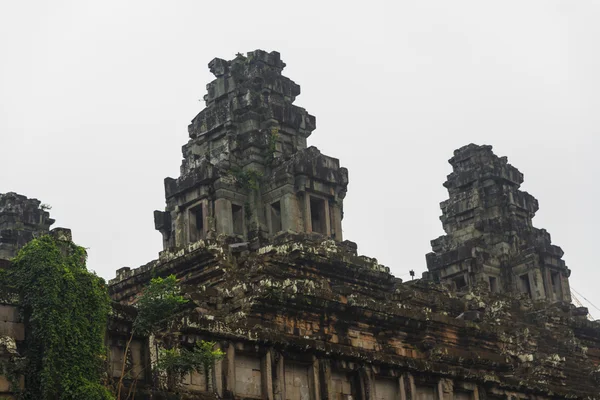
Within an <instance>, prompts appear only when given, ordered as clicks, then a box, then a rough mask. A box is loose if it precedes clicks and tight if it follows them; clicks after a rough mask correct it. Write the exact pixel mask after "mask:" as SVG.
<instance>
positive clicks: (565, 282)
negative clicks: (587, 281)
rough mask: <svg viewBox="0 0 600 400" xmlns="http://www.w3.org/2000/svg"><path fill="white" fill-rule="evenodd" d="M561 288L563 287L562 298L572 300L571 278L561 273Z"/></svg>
mask: <svg viewBox="0 0 600 400" xmlns="http://www.w3.org/2000/svg"><path fill="white" fill-rule="evenodd" d="M559 276H560V278H559V279H560V289H561V292H562V293H561V300H562V301H566V302H569V303H570V302H571V287H570V286H569V278H568V277H567V276H565V275H564V274H562V273H561V274H560V275H559Z"/></svg>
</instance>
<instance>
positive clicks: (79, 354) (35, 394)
mask: <svg viewBox="0 0 600 400" xmlns="http://www.w3.org/2000/svg"><path fill="white" fill-rule="evenodd" d="M86 259H87V253H86V251H85V249H84V248H82V247H79V246H77V245H75V244H74V243H73V242H71V241H68V240H59V239H56V238H53V237H51V236H44V237H41V238H39V239H35V240H33V241H31V242H30V243H29V244H27V245H26V246H25V247H24V248H23V249H21V251H20V252H19V254H18V255H17V257H16V258H15V259H14V260H13V265H12V266H11V268H10V269H9V270H8V271H6V273H4V274H3V275H2V277H1V279H2V281H3V282H2V286H3V288H4V289H5V290H9V291H10V292H12V293H13V294H15V295H16V297H17V299H18V307H19V309H20V311H21V315H22V317H23V321H24V324H25V343H24V346H23V349H24V350H23V354H22V355H23V357H24V362H23V364H24V365H23V367H22V368H19V369H20V371H19V372H18V374H22V375H23V376H24V378H25V379H24V380H25V389H24V390H23V392H22V393H20V394H19V398H20V399H23V400H33V399H35V400H57V399H58V400H80V399H87V400H108V399H113V398H114V397H113V396H112V394H111V393H110V392H109V391H108V389H106V387H104V386H103V385H102V384H101V381H102V378H103V376H102V365H103V364H104V362H105V357H106V348H105V346H104V335H105V332H106V323H107V318H108V311H109V307H110V306H109V304H110V300H109V297H108V293H107V288H106V284H105V282H104V280H103V279H102V278H100V277H98V276H97V275H95V274H94V273H92V272H89V271H88V270H87V268H86ZM13 374H14V375H16V374H17V372H13Z"/></svg>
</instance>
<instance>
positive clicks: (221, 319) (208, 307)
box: [110, 235, 600, 400]
mask: <svg viewBox="0 0 600 400" xmlns="http://www.w3.org/2000/svg"><path fill="white" fill-rule="evenodd" d="M150 271H153V273H158V274H168V273H175V274H176V275H177V276H178V277H179V278H180V279H181V285H182V288H183V290H184V292H185V293H186V294H187V296H188V298H189V299H190V300H191V301H192V304H191V305H190V310H189V311H187V312H185V313H184V314H182V316H181V322H180V324H179V325H178V327H177V328H176V329H177V331H178V332H180V334H181V337H182V341H184V342H185V343H193V342H194V341H197V340H201V339H210V340H215V341H217V342H218V343H219V345H220V346H221V348H222V349H224V351H225V352H226V354H227V357H226V359H225V360H223V362H222V365H221V366H220V367H219V368H216V369H215V371H214V374H215V376H220V377H221V385H220V386H219V385H216V386H217V387H215V388H213V390H214V391H216V392H217V393H222V394H223V395H224V396H233V397H235V398H246V397H247V398H265V399H271V398H272V399H282V400H283V399H297V398H298V399H310V400H320V399H321V398H323V399H329V398H349V397H336V396H338V395H339V396H352V397H351V398H353V399H365V400H367V399H368V400H371V399H376V398H385V399H388V398H394V399H407V398H408V399H413V398H414V399H417V398H423V399H430V398H436V399H438V398H439V399H442V398H448V399H450V398H452V397H453V396H456V398H461V399H462V398H471V399H480V398H481V399H484V398H488V397H491V398H493V397H495V396H496V397H498V398H508V397H509V396H513V397H519V398H531V399H534V398H550V397H553V398H557V397H558V398H566V397H570V396H573V397H577V398H586V397H591V398H593V397H596V398H598V396H599V395H600V393H599V390H598V379H599V377H598V365H599V363H600V324H599V323H597V322H591V321H588V320H586V318H585V313H583V312H582V310H580V309H577V308H575V307H574V306H572V305H568V304H566V303H554V304H552V303H548V302H546V301H541V302H534V301H533V300H531V299H529V298H528V297H526V296H521V297H518V296H517V297H515V296H514V295H510V296H508V295H505V294H502V293H490V292H489V290H487V288H480V287H473V288H471V289H470V290H469V291H465V292H463V293H456V292H453V291H452V290H450V289H448V288H446V287H444V286H441V285H438V284H434V283H430V282H426V281H422V280H421V281H411V282H407V283H402V282H401V281H400V280H399V279H396V278H394V277H393V276H392V275H390V274H389V271H388V269H387V268H386V267H384V266H381V265H379V264H378V263H377V262H376V260H374V259H369V258H366V257H360V256H357V255H356V252H355V246H353V245H352V244H351V243H348V242H346V243H344V244H339V243H336V242H334V241H322V240H321V239H318V236H312V237H311V236H310V235H309V236H306V235H296V236H292V237H287V238H286V240H282V241H281V242H280V243H275V244H274V245H270V246H267V247H264V248H261V249H259V250H258V251H257V252H249V251H248V250H244V249H240V248H239V246H229V245H223V246H221V245H218V244H213V245H210V246H204V247H195V248H190V249H187V250H183V251H181V252H180V253H179V254H177V256H175V255H169V254H167V253H163V255H162V259H160V260H158V261H157V262H156V263H155V264H153V266H152V269H149V268H148V269H143V270H140V271H135V270H134V271H129V272H128V273H127V274H126V275H123V276H121V277H120V278H118V279H115V280H114V281H111V284H110V285H111V295H112V296H113V298H114V299H115V300H118V301H120V302H123V303H129V302H132V301H134V297H133V294H134V293H135V292H136V291H137V290H139V289H136V290H133V289H132V288H133V287H136V288H140V287H141V285H143V282H144V281H145V280H146V279H147V278H148V277H149V276H150V275H149V274H150ZM238 356H241V359H238V358H236V357H238ZM251 360H253V361H251ZM259 365H260V370H259V368H257V367H258V366H259ZM228 366H229V367H228ZM259 381H260V385H259ZM344 382H345V383H344ZM187 388H188V389H192V388H191V387H189V386H187ZM259 388H260V389H259ZM348 392H350V393H348ZM392 395H393V397H390V396H392Z"/></svg>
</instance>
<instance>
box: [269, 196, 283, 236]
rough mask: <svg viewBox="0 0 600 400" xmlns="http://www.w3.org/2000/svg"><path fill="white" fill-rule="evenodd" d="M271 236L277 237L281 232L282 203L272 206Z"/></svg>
mask: <svg viewBox="0 0 600 400" xmlns="http://www.w3.org/2000/svg"><path fill="white" fill-rule="evenodd" d="M270 209H271V211H270V212H271V234H273V235H275V234H276V233H277V232H280V231H281V202H279V201H276V202H275V203H273V204H271V207H270Z"/></svg>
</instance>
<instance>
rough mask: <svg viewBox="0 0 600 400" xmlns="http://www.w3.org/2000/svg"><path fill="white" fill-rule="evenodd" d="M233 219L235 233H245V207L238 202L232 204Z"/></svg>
mask: <svg viewBox="0 0 600 400" xmlns="http://www.w3.org/2000/svg"><path fill="white" fill-rule="evenodd" d="M231 220H232V221H233V233H234V234H235V235H243V234H244V208H243V207H242V206H238V205H237V204H232V205H231Z"/></svg>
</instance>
